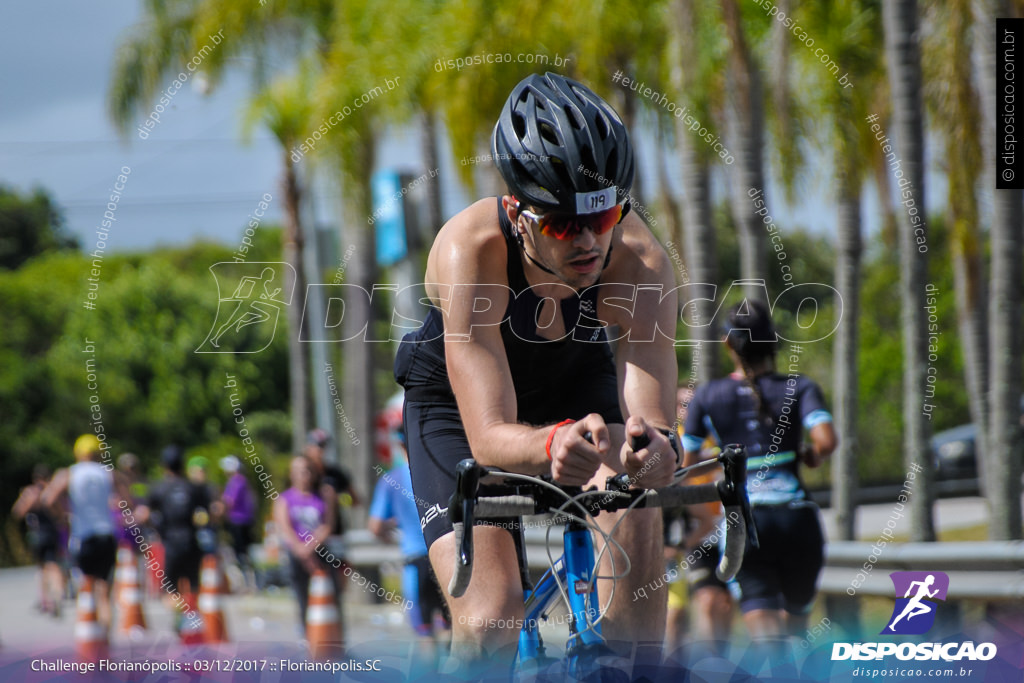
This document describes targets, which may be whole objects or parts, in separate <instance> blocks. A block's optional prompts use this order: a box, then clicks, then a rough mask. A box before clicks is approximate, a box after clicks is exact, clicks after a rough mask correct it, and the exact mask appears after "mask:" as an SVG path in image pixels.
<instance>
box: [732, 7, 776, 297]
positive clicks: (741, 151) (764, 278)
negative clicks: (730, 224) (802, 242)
mask: <svg viewBox="0 0 1024 683" xmlns="http://www.w3.org/2000/svg"><path fill="white" fill-rule="evenodd" d="M722 13H723V16H724V18H725V26H726V32H727V33H728V35H729V40H730V42H731V43H732V50H731V51H730V69H729V74H730V78H731V81H732V83H731V87H730V88H729V91H730V96H731V97H730V99H731V104H730V106H729V107H728V119H729V126H728V129H729V132H730V139H731V140H732V144H733V145H734V146H735V148H736V153H735V155H734V156H735V158H736V162H735V165H734V166H733V167H732V169H731V172H732V178H733V183H732V188H731V190H732V191H731V192H730V199H731V202H730V203H731V205H732V213H733V216H734V217H735V220H736V227H737V229H738V230H739V248H740V277H742V278H743V279H744V280H754V281H757V280H760V281H761V282H764V283H767V282H768V262H767V259H766V258H765V254H766V251H767V250H766V247H767V239H766V236H765V231H764V224H763V223H762V222H761V218H760V217H759V216H758V215H757V214H756V213H754V206H753V204H752V203H751V201H750V194H749V192H750V191H752V190H761V191H762V193H763V192H764V190H765V182H764V163H763V161H764V160H763V158H762V152H763V150H764V109H763V108H762V106H761V73H760V71H759V70H758V68H757V65H756V64H755V62H754V58H753V55H752V54H751V52H750V48H749V46H748V45H747V40H746V37H745V35H744V31H743V25H742V23H741V18H740V9H739V5H738V4H737V2H736V0H723V2H722ZM764 196H766V195H765V194H762V197H764ZM767 205H768V202H767V200H765V206H767ZM746 294H747V296H749V297H750V298H751V299H755V298H756V299H764V296H765V289H764V288H762V287H761V286H759V285H758V286H752V287H748V288H747V289H746Z"/></svg>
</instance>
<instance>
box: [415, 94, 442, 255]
mask: <svg viewBox="0 0 1024 683" xmlns="http://www.w3.org/2000/svg"><path fill="white" fill-rule="evenodd" d="M421 135H422V136H423V137H422V140H423V142H422V150H423V163H424V165H426V167H427V171H428V172H430V171H435V170H436V171H437V172H438V173H440V172H441V155H440V154H439V153H438V149H437V114H435V113H434V112H432V111H425V112H423V128H422V131H421ZM443 220H444V216H443V214H442V209H441V179H440V178H439V177H438V178H436V179H434V180H431V181H430V182H429V183H427V225H429V226H430V233H431V234H432V235H433V234H436V233H437V231H438V230H440V229H441V221H443Z"/></svg>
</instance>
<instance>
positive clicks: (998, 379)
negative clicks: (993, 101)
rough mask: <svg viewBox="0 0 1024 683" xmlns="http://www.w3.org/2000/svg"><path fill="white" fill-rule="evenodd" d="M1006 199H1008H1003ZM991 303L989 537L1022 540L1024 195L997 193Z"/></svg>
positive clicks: (1017, 192) (1018, 191)
mask: <svg viewBox="0 0 1024 683" xmlns="http://www.w3.org/2000/svg"><path fill="white" fill-rule="evenodd" d="M1002 193H1006V194H1007V195H1009V197H1007V198H1000V197H999V195H1001V194H1002ZM995 194H996V196H997V199H996V212H995V216H994V217H993V223H992V274H991V287H990V291H991V298H990V299H989V319H990V320H991V330H992V333H991V336H990V337H989V340H990V346H989V384H990V387H991V393H990V394H989V404H990V410H991V413H990V423H989V425H990V426H989V443H990V448H991V453H992V458H991V461H990V462H991V466H990V468H989V469H990V470H991V472H990V474H991V482H992V486H991V489H990V491H989V501H990V505H991V507H992V525H991V526H990V527H989V537H990V538H992V539H993V540H1011V539H1019V538H1020V537H1021V506H1020V499H1021V481H1020V478H1021V423H1020V419H1021V405H1020V403H1021V361H1020V356H1021V353H1022V351H1024V344H1022V342H1021V332H1022V330H1021V306H1022V305H1024V301H1022V296H1021V277H1022V267H1021V263H1022V262H1024V248H1022V245H1024V215H1022V211H1021V191H1020V190H995Z"/></svg>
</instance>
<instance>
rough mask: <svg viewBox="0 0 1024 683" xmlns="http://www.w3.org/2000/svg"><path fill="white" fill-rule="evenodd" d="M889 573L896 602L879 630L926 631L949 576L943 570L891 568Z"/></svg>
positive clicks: (943, 598)
mask: <svg viewBox="0 0 1024 683" xmlns="http://www.w3.org/2000/svg"><path fill="white" fill-rule="evenodd" d="M889 577H890V578H891V579H892V583H893V587H894V588H895V589H896V606H895V607H894V608H893V610H892V617H891V618H890V619H889V624H888V625H887V626H886V627H885V628H884V629H882V631H881V633H882V634H884V635H891V634H899V635H904V636H910V635H920V634H922V633H927V632H928V630H929V629H930V628H931V627H932V624H934V623H935V608H936V601H938V600H945V599H946V592H947V591H948V590H949V577H948V576H947V575H946V574H945V573H944V572H893V573H891V574H889ZM901 595H902V596H903V597H900V596H901Z"/></svg>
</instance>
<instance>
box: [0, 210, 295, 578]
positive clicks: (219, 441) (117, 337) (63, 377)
mask: <svg viewBox="0 0 1024 683" xmlns="http://www.w3.org/2000/svg"><path fill="white" fill-rule="evenodd" d="M240 235H241V231H240ZM253 242H254V246H253V247H252V249H251V250H250V252H249V253H248V254H247V255H246V256H247V257H248V258H249V260H251V261H279V260H280V231H279V229H276V228H273V227H261V228H260V229H259V230H258V231H257V232H256V236H255V238H254V239H253ZM231 254H232V249H230V248H227V247H224V246H220V245H214V244H209V243H195V244H191V245H189V246H186V247H183V248H176V249H166V248H165V249H158V250H156V251H153V252H149V253H146V254H125V255H120V254H112V255H107V256H106V257H105V258H104V259H102V261H100V260H96V261H93V260H92V259H90V258H89V257H88V256H86V255H82V254H70V253H67V252H51V253H49V254H45V255H43V256H40V257H37V258H34V259H32V260H30V261H28V262H27V263H26V264H25V265H24V266H23V267H22V268H19V269H17V270H13V271H3V270H0V297H3V300H4V302H5V305H4V311H5V321H4V322H5V333H4V334H3V335H2V336H0V405H2V406H3V411H4V416H5V417H4V420H2V421H0V510H2V511H4V512H6V510H8V509H10V506H11V504H12V503H13V499H14V497H15V496H16V495H17V491H18V489H19V488H20V487H21V486H24V485H25V484H27V483H28V481H29V473H30V471H31V468H32V466H33V465H34V464H35V463H37V462H45V463H47V464H49V465H50V466H51V467H53V468H54V469H56V468H59V467H64V466H67V465H69V464H71V444H72V442H73V441H74V439H75V438H76V437H77V436H78V435H80V434H82V433H85V432H90V431H94V426H95V425H96V424H98V425H99V426H100V427H101V430H102V432H103V433H104V435H105V436H106V440H107V442H108V443H109V445H110V448H111V452H112V454H113V455H114V456H115V457H116V456H117V455H118V454H119V453H121V452H124V451H132V452H134V453H136V454H137V455H138V456H139V458H140V460H141V462H142V467H143V470H144V471H150V470H151V469H153V468H154V466H155V465H156V464H157V458H158V453H159V451H160V449H161V448H162V447H163V446H164V445H166V444H168V443H170V442H177V443H180V444H182V445H183V446H185V447H186V448H188V449H189V452H190V454H195V453H200V454H204V455H207V457H210V458H215V457H216V458H219V457H220V456H222V455H224V454H226V453H227V452H235V453H238V454H241V452H242V443H241V438H240V437H239V434H238V430H239V429H240V425H239V424H238V423H237V422H236V418H235V416H234V415H233V413H232V405H231V402H230V400H229V393H230V391H231V390H227V389H225V388H224V385H225V377H226V374H227V373H231V374H232V375H233V376H234V377H235V378H236V381H237V383H238V386H237V389H235V390H234V391H237V392H238V395H239V400H240V401H241V406H242V407H243V409H244V417H245V420H246V422H245V426H246V427H247V428H248V429H249V431H250V433H251V434H252V436H253V438H254V441H255V444H256V447H257V449H258V452H259V454H260V457H261V459H262V460H263V462H264V463H265V464H266V465H267V466H271V464H272V463H275V462H276V460H275V458H276V454H278V453H285V454H286V453H287V452H288V450H289V444H290V438H289V433H290V426H289V419H288V415H287V412H286V406H287V405H288V404H287V399H288V396H287V387H288V382H287V358H286V354H287V338H286V337H285V332H286V330H285V329H284V327H283V325H282V328H281V329H280V330H279V332H278V334H276V335H275V338H274V340H273V342H272V343H271V344H270V346H269V347H268V348H267V349H266V350H264V351H263V352H261V353H257V354H197V353H195V349H196V348H197V347H198V346H199V345H200V343H201V342H202V341H203V340H204V339H205V338H206V335H207V333H208V332H209V330H210V326H211V325H212V324H213V322H214V320H215V317H216V312H217V305H218V301H217V287H216V283H215V281H214V279H213V276H212V274H211V273H210V271H209V267H210V266H211V265H213V264H214V263H217V262H218V261H230V260H231V258H232V256H231ZM93 269H96V271H97V272H98V273H99V275H98V276H97V275H96V274H95V273H94V272H93ZM90 277H92V278H95V281H96V282H95V283H94V284H95V285H96V286H95V289H94V290H90V286H89V285H90V283H89V282H88V279H87V278H90ZM89 291H93V293H94V294H95V295H96V298H95V299H94V300H89V299H88V298H87V293H88V292H89ZM86 301H90V302H91V303H93V304H94V305H95V308H94V309H88V308H86V307H85V306H84V305H83V304H84V303H85V302H86ZM90 385H92V388H90ZM232 444H233V445H232ZM272 470H273V471H274V472H275V477H276V476H277V471H278V470H280V475H279V476H280V477H281V479H280V481H282V482H283V481H284V479H283V474H284V468H282V467H277V466H276V465H273V467H272ZM0 516H2V515H0ZM0 550H2V547H0ZM3 561H5V558H3V557H0V563H2V562H3Z"/></svg>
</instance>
